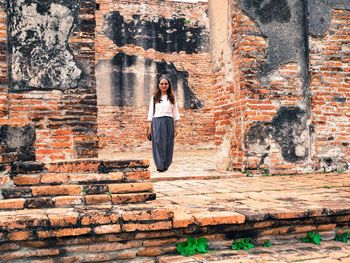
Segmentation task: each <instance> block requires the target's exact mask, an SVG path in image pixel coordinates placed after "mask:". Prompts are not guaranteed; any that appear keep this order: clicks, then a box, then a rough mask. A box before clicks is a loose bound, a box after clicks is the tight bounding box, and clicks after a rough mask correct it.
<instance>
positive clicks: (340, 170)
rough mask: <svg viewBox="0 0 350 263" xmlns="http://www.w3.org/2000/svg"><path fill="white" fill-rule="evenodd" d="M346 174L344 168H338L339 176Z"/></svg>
mask: <svg viewBox="0 0 350 263" xmlns="http://www.w3.org/2000/svg"><path fill="white" fill-rule="evenodd" d="M344 172H345V169H344V168H337V173H338V174H342V173H344Z"/></svg>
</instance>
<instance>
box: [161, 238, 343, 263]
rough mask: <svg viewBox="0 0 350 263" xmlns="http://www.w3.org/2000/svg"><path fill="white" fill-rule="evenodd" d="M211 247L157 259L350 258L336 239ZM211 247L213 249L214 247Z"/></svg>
mask: <svg viewBox="0 0 350 263" xmlns="http://www.w3.org/2000/svg"><path fill="white" fill-rule="evenodd" d="M230 243H231V242H228V243H227V244H226V248H225V249H219V250H218V249H215V243H209V253H206V254H196V255H193V256H188V257H184V256H180V255H165V256H159V257H158V258H157V262H159V263H198V262H217V263H242V262H244V263H257V262H271V263H273V262H275V263H282V262H305V263H331V262H334V263H335V262H339V263H340V262H343V263H347V262H350V246H349V245H348V244H345V243H340V242H336V241H327V242H322V243H321V244H320V245H314V244H305V243H301V242H296V243H289V244H277V245H273V246H271V247H263V246H258V247H255V248H253V249H251V250H248V251H245V250H239V251H237V250H232V249H229V247H230ZM214 249H215V250H214Z"/></svg>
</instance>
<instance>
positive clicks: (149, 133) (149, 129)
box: [147, 122, 152, 136]
mask: <svg viewBox="0 0 350 263" xmlns="http://www.w3.org/2000/svg"><path fill="white" fill-rule="evenodd" d="M151 134H152V122H150V123H149V125H148V134H147V135H148V136H150V135H151Z"/></svg>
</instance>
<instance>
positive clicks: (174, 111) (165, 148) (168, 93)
mask: <svg viewBox="0 0 350 263" xmlns="http://www.w3.org/2000/svg"><path fill="white" fill-rule="evenodd" d="M153 110H154V112H153ZM179 119H180V115H179V110H178V107H177V103H176V100H175V95H174V92H173V90H172V88H171V84H170V80H169V78H168V77H167V76H165V75H162V76H161V77H160V79H159V80H158V83H157V88H156V91H155V93H154V94H153V96H152V99H151V102H150V104H149V110H148V121H149V122H150V123H149V129H148V132H149V134H150V133H152V134H151V135H152V153H153V159H154V162H155V164H156V167H157V171H158V172H165V171H166V170H168V168H169V166H170V164H171V162H172V160H173V151H174V137H176V136H177V130H176V122H177V121H178V120H179Z"/></svg>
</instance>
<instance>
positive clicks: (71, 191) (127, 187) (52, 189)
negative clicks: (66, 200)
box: [1, 182, 153, 199]
mask: <svg viewBox="0 0 350 263" xmlns="http://www.w3.org/2000/svg"><path fill="white" fill-rule="evenodd" d="M152 190H153V185H152V183H150V182H142V183H121V184H89V185H88V184H87V185H73V184H72V185H50V186H23V187H11V188H4V189H2V191H1V193H2V195H3V197H4V199H12V198H30V197H40V196H50V197H53V196H59V195H93V194H108V193H118V194H120V193H137V192H148V191H152Z"/></svg>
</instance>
